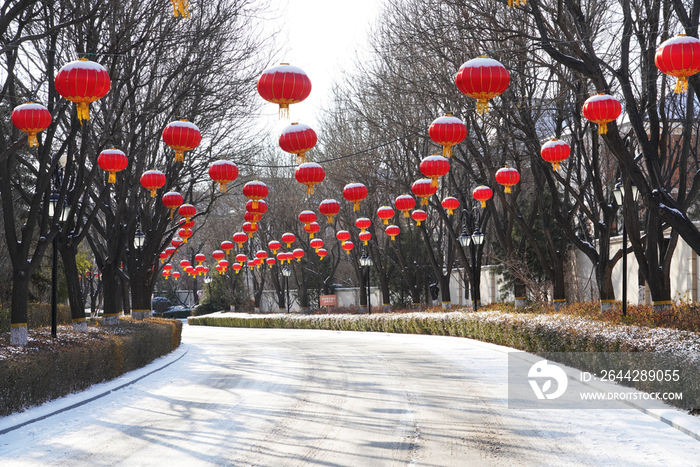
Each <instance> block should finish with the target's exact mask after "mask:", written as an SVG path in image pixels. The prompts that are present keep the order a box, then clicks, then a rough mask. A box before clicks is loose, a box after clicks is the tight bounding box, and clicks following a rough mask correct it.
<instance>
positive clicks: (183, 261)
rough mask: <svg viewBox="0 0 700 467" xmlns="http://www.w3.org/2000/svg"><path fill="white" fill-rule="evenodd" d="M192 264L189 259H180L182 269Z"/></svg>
mask: <svg viewBox="0 0 700 467" xmlns="http://www.w3.org/2000/svg"><path fill="white" fill-rule="evenodd" d="M190 266H191V264H190V262H189V261H187V260H186V259H183V260H182V261H180V267H181V268H182V269H185V268H188V267H190Z"/></svg>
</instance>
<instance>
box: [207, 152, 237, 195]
mask: <svg viewBox="0 0 700 467" xmlns="http://www.w3.org/2000/svg"><path fill="white" fill-rule="evenodd" d="M209 178H211V179H212V180H214V181H215V182H217V183H218V184H219V190H220V191H221V192H222V193H226V185H227V184H228V183H230V182H232V181H234V180H235V179H236V178H238V167H236V164H234V163H233V162H231V161H225V160H223V159H222V160H218V161H216V162H214V163H213V164H212V165H210V166H209Z"/></svg>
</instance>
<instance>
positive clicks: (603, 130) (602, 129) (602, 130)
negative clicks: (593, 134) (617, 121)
mask: <svg viewBox="0 0 700 467" xmlns="http://www.w3.org/2000/svg"><path fill="white" fill-rule="evenodd" d="M598 134H599V135H607V134H608V125H607V123H599V124H598Z"/></svg>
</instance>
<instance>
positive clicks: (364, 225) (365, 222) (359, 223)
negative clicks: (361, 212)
mask: <svg viewBox="0 0 700 467" xmlns="http://www.w3.org/2000/svg"><path fill="white" fill-rule="evenodd" d="M370 225H372V220H371V219H368V218H366V217H358V218H357V220H355V227H357V228H358V229H360V231H361V232H364V231H365V230H367V229H369V226H370Z"/></svg>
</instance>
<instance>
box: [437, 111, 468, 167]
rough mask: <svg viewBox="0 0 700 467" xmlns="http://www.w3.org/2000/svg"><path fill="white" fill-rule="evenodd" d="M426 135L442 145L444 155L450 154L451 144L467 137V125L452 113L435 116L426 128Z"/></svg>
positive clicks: (455, 143)
mask: <svg viewBox="0 0 700 467" xmlns="http://www.w3.org/2000/svg"><path fill="white" fill-rule="evenodd" d="M428 135H429V136H430V139H432V140H433V141H434V142H435V143H437V144H439V145H440V146H442V155H443V156H444V157H451V156H452V146H455V145H457V144H459V143H461V142H462V141H464V138H466V137H467V126H466V125H465V124H464V122H463V121H462V120H460V119H459V118H457V117H453V116H452V115H449V114H448V115H445V116H444V117H439V118H436V119H435V120H434V121H433V123H431V124H430V128H428Z"/></svg>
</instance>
